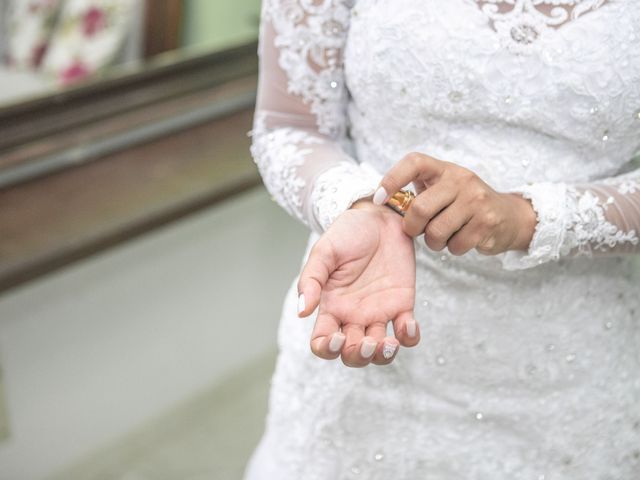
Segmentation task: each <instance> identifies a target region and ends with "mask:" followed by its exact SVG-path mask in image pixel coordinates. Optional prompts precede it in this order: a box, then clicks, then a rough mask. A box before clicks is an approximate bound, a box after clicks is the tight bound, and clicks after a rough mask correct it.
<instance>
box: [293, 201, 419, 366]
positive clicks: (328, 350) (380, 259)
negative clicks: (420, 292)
mask: <svg viewBox="0 0 640 480" xmlns="http://www.w3.org/2000/svg"><path fill="white" fill-rule="evenodd" d="M415 275H416V270H415V252H414V248H413V240H412V239H411V237H409V236H407V235H406V234H405V233H404V232H403V230H402V218H401V217H400V216H399V215H397V214H396V213H394V212H392V211H391V210H390V209H388V208H386V207H380V206H375V205H373V204H371V203H369V202H360V203H358V204H357V206H356V208H352V209H350V210H348V211H346V212H345V213H343V214H342V215H340V217H338V218H337V219H336V221H335V222H334V223H333V224H332V226H331V227H330V228H329V229H328V230H327V231H326V232H325V233H324V235H322V237H320V239H319V240H318V242H317V243H316V244H315V245H314V247H313V249H312V250H311V253H310V254H309V258H308V260H307V263H306V264H305V266H304V268H303V271H302V273H301V274H300V281H299V282H298V292H299V294H300V298H301V300H300V301H299V310H300V312H299V315H300V316H302V317H306V316H308V315H310V314H311V313H312V312H313V311H314V310H315V309H316V307H318V306H319V310H318V317H317V319H316V324H315V328H314V330H313V334H312V338H311V349H312V351H313V352H314V353H315V354H316V355H318V356H319V357H322V358H326V359H334V358H337V357H338V356H341V358H342V361H343V362H344V363H345V364H346V365H348V366H353V367H361V366H365V365H366V364H368V363H369V362H373V363H376V364H386V363H389V362H391V361H392V360H393V358H394V356H395V353H396V352H397V350H398V344H401V345H403V346H414V345H416V344H417V343H418V341H419V332H418V328H417V323H416V321H415V319H414V318H413V307H414V302H415ZM389 321H392V322H393V327H394V332H395V338H394V337H389V336H387V335H386V332H387V324H388V322H389Z"/></svg>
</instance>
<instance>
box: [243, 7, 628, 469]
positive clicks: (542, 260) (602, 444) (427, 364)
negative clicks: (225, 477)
mask: <svg viewBox="0 0 640 480" xmlns="http://www.w3.org/2000/svg"><path fill="white" fill-rule="evenodd" d="M263 9H264V10H263V23H262V27H261V46H260V55H261V73H260V87H259V92H258V104H257V114H256V126H255V128H254V135H253V145H254V146H253V148H252V152H253V155H254V157H255V160H256V162H257V164H258V165H259V168H260V171H261V173H262V175H263V178H264V180H265V184H266V186H267V188H268V189H269V190H270V191H271V193H272V195H273V196H274V199H275V200H276V201H278V203H280V204H281V205H283V207H284V208H286V209H287V211H289V212H290V213H292V214H293V215H294V216H295V217H296V218H299V219H300V220H302V221H304V222H306V223H307V224H308V225H310V226H311V227H313V228H314V230H316V231H317V232H321V231H322V230H323V229H326V228H328V227H329V226H330V224H331V222H332V221H333V220H334V219H335V218H336V217H337V216H338V215H339V214H340V213H341V212H342V211H344V210H345V209H346V208H348V206H349V205H350V204H351V203H352V202H353V201H354V200H355V199H357V198H358V197H360V196H365V195H368V194H370V192H372V189H373V188H375V186H376V182H377V178H379V174H380V173H383V172H385V171H386V170H387V169H388V168H389V167H390V166H391V165H393V164H394V162H396V161H398V160H399V159H400V158H402V156H404V155H405V154H406V153H407V152H410V151H422V152H425V153H427V154H430V155H432V156H434V157H437V158H441V159H443V160H447V161H451V162H455V163H457V164H460V165H462V166H464V167H467V168H469V169H471V170H473V171H474V172H476V173H477V174H478V175H480V177H481V178H483V179H484V180H485V181H487V182H488V183H489V184H490V185H492V186H493V187H494V188H496V189H497V190H499V191H518V192H521V193H522V194H523V195H525V196H526V197H527V198H529V199H530V200H531V202H532V205H533V207H534V209H535V210H536V213H537V215H538V225H537V229H536V233H535V235H534V238H533V240H532V242H531V245H530V248H529V251H528V252H522V253H521V252H508V253H507V254H505V255H503V256H498V257H486V256H482V255H479V254H476V253H475V252H470V253H469V254H467V255H465V256H462V257H454V256H452V255H450V254H448V253H447V252H446V251H443V252H432V251H430V250H428V249H427V248H426V247H425V246H424V242H422V241H417V242H416V245H417V248H416V255H417V276H416V278H417V284H416V291H417V299H416V310H415V316H416V320H417V321H418V322H419V323H420V328H421V331H422V332H423V334H424V336H423V341H422V342H421V344H420V345H419V346H418V347H416V348H414V349H402V350H401V351H400V352H398V356H397V358H396V360H395V361H394V363H393V365H391V366H389V367H384V368H374V367H371V368H366V369H361V370H352V369H346V368H345V367H344V366H343V365H342V364H341V363H340V362H327V361H323V360H320V359H317V358H315V357H313V355H312V354H311V353H310V352H309V347H308V342H309V334H310V330H311V328H312V326H313V319H311V320H309V321H307V320H301V319H300V318H298V317H297V314H296V295H297V291H296V282H295V281H294V282H293V284H292V288H291V290H290V292H289V295H288V297H287V301H286V303H285V305H284V314H283V319H282V322H281V328H280V332H279V347H280V351H281V354H280V357H279V360H278V366H277V370H276V374H275V376H274V379H273V383H272V385H273V386H272V393H271V398H270V414H269V417H268V421H267V429H266V435H265V438H264V440H263V442H262V446H261V448H260V450H259V454H258V456H257V457H256V459H255V461H254V467H253V468H252V469H250V472H249V474H248V479H249V480H263V479H265V480H271V479H273V478H278V479H281V480H294V479H295V480H301V479H303V480H335V479H339V480H358V479H362V478H366V479H367V480H388V479H391V478H392V479H398V480H400V479H402V480H414V479H418V478H435V479H438V480H458V479H462V478H463V479H468V480H481V479H486V478H491V479H492V480H531V479H534V480H543V479H544V480H584V479H598V480H600V479H603V480H604V479H609V478H612V479H613V478H615V479H619V480H636V478H637V472H638V471H640V448H639V447H638V445H640V377H639V373H638V372H640V363H639V362H640V360H639V358H638V352H640V333H639V332H640V297H639V296H638V295H637V293H638V284H640V278H639V276H638V273H637V270H634V269H633V268H632V256H631V255H630V254H631V253H637V252H639V251H640V246H639V240H638V234H639V233H640V170H638V167H637V166H636V165H634V164H633V162H632V160H631V159H632V158H633V157H634V156H636V155H637V154H638V152H640V31H639V27H638V25H640V2H637V1H629V0H627V1H623V0H609V1H607V2H602V1H592V0H582V1H562V0H548V1H537V0H504V1H502V2H496V1H479V0H358V1H357V2H348V1H340V0H264V1H263ZM491 26H493V29H492V28H491ZM529 27H531V28H529ZM332 82H335V83H332ZM271 134H273V136H270V135H271ZM362 162H366V164H370V165H371V166H372V168H373V169H374V170H375V172H371V171H368V170H367V169H366V168H365V167H364V165H365V163H362ZM629 171H630V173H625V174H621V172H629ZM317 238H318V236H317V235H313V236H312V237H311V239H310V246H311V245H312V244H313V243H314V242H315V241H316V240H317ZM515 269H519V270H520V271H517V272H514V271H511V270H515Z"/></svg>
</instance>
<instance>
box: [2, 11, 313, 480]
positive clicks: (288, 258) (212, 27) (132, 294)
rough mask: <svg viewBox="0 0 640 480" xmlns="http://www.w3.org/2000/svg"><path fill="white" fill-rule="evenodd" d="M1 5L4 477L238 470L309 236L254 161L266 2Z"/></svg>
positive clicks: (230, 475)
mask: <svg viewBox="0 0 640 480" xmlns="http://www.w3.org/2000/svg"><path fill="white" fill-rule="evenodd" d="M16 6H18V7H20V8H23V10H22V13H20V12H19V13H20V14H18V13H15V12H16V10H14V9H13V8H15V7H16ZM0 7H1V8H0V39H1V40H0V41H1V42H2V45H0V52H3V55H4V57H3V59H4V62H3V63H2V64H1V65H0V87H2V88H1V89H2V96H1V97H0V373H1V374H0V480H23V479H26V480H30V479H36V480H37V479H60V480H62V479H64V480H73V479H82V480H89V479H94V480H97V479H127V480H132V479H136V480H142V479H181V480H183V479H187V480H189V479H191V480H195V479H216V480H218V479H235V478H240V477H241V473H242V470H243V468H244V464H245V462H246V461H247V459H248V456H249V455H250V453H251V452H252V450H253V448H254V446H255V444H256V442H257V441H258V438H259V436H260V434H261V432H262V428H263V425H264V423H263V422H264V415H265V413H266V408H267V392H268V385H269V379H270V376H271V373H272V370H273V366H274V361H275V352H276V340H275V339H276V330H277V324H278V320H279V316H280V310H281V308H282V302H283V299H284V295H285V293H286V291H287V289H288V288H289V286H290V284H291V282H292V281H293V280H294V278H295V276H296V274H297V272H298V270H299V267H300V261H301V258H302V254H303V251H304V249H305V246H306V240H307V235H308V232H307V230H306V228H304V227H303V226H302V225H300V224H298V223H296V222H295V221H293V220H292V219H291V218H290V217H288V216H287V215H286V214H285V213H284V212H283V211H282V210H281V209H280V208H279V207H277V206H276V205H275V203H274V202H273V201H272V200H271V199H270V197H269V195H268V194H267V192H266V191H265V190H264V188H263V187H262V186H261V183H260V178H259V176H258V174H257V170H256V168H255V165H254V164H253V162H252V159H251V157H250V154H249V144H250V139H249V137H248V136H247V132H248V131H249V130H250V128H251V122H252V114H253V105H254V100H255V87H256V81H257V58H256V50H257V45H256V39H257V33H258V20H259V9H260V2H259V0H215V1H209V0H184V1H181V0H147V1H142V0H138V1H136V0H68V1H63V0H59V1H51V0H33V1H31V0H30V2H29V3H25V2H21V0H15V1H14V0H11V1H9V0H3V1H1V2H0ZM45 7H46V8H53V9H54V10H55V12H54V13H51V12H52V11H53V10H46V9H45ZM124 12H129V13H127V14H126V15H125V14H124ZM34 22H35V23H34ZM38 22H41V23H38ZM42 22H43V23H42ZM65 22H66V23H65ZM33 25H38V26H39V27H38V28H34V27H33ZM2 26H4V27H2ZM45 26H46V27H47V28H44V27H45ZM41 27H42V28H41ZM49 27H50V28H49ZM63 27H64V28H63ZM43 28H44V29H43ZM43 32H45V33H43ZM56 32H57V33H56ZM18 33H19V35H18ZM60 35H61V36H60ZM41 41H45V43H46V44H47V47H46V48H47V49H51V50H49V53H51V52H53V53H55V55H54V57H55V58H54V60H55V62H54V61H53V60H51V62H53V63H47V62H46V61H44V60H42V58H45V59H46V55H44V56H42V55H40V54H42V48H41V47H42V45H41ZM12 42H13V43H12ZM16 42H17V43H16ZM39 42H40V43H39ZM107 43H108V44H109V45H110V47H109V49H104V48H106V47H104V48H103V50H101V51H102V54H103V56H102V57H101V58H103V60H104V61H103V62H101V63H94V64H91V63H87V64H86V65H84V64H82V61H83V59H85V58H89V59H94V58H97V57H95V56H94V53H95V51H96V50H95V48H97V47H96V45H98V44H99V45H103V46H104V45H106V44H107ZM63 44H64V45H66V47H65V48H63V47H62V46H61V45H63ZM52 45H53V46H52ZM18 47H19V48H18ZM16 48H17V50H16ZM101 48H102V47H101ZM12 52H13V53H14V54H15V52H22V53H23V54H24V55H22V56H19V57H20V58H21V59H22V60H21V61H20V62H17V61H16V58H17V57H16V56H15V55H14V57H16V58H13V60H12V59H11V58H10V57H11V54H12ZM34 52H39V55H38V56H37V58H35V57H33V56H32V53H34ZM45 53H46V51H45ZM35 60H37V61H35ZM42 62H44V63H42ZM79 62H80V63H79ZM53 64H55V65H57V67H56V68H55V69H48V68H44V67H43V65H45V66H46V65H53ZM83 65H84V66H85V67H87V68H80V67H82V66H83ZM58 67H59V68H58ZM89 67H91V68H89ZM61 80H64V81H61ZM3 82H4V83H3Z"/></svg>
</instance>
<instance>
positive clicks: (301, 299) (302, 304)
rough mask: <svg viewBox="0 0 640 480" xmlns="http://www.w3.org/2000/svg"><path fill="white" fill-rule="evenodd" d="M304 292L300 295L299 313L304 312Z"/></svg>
mask: <svg viewBox="0 0 640 480" xmlns="http://www.w3.org/2000/svg"><path fill="white" fill-rule="evenodd" d="M304 307H305V304H304V293H301V294H300V296H299V297H298V313H302V312H304Z"/></svg>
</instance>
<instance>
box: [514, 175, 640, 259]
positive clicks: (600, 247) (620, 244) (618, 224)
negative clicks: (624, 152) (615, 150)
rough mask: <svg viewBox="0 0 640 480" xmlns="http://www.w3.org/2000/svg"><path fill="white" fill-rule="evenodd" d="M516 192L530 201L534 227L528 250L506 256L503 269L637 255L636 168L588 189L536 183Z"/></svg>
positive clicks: (639, 203) (639, 178)
mask: <svg viewBox="0 0 640 480" xmlns="http://www.w3.org/2000/svg"><path fill="white" fill-rule="evenodd" d="M516 190H517V191H519V192H521V193H522V194H523V195H524V197H525V198H528V199H530V200H531V203H532V205H533V208H534V210H535V211H536V214H537V217H538V224H537V226H536V231H535V234H534V236H533V239H532V241H531V244H530V246H529V251H528V252H527V253H526V254H524V253H519V252H508V253H507V254H506V255H505V257H504V259H503V264H504V266H505V268H508V269H522V268H529V267H533V266H535V265H539V264H542V263H545V262H548V261H552V260H559V259H560V258H562V257H566V256H577V255H588V256H592V255H605V254H609V255H612V254H629V253H640V168H638V169H636V170H634V171H632V172H630V173H626V174H623V175H619V176H616V177H611V178H607V179H605V180H602V181H599V182H597V183H592V184H588V185H566V184H557V183H538V184H533V185H527V186H524V187H522V188H519V189H516Z"/></svg>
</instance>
